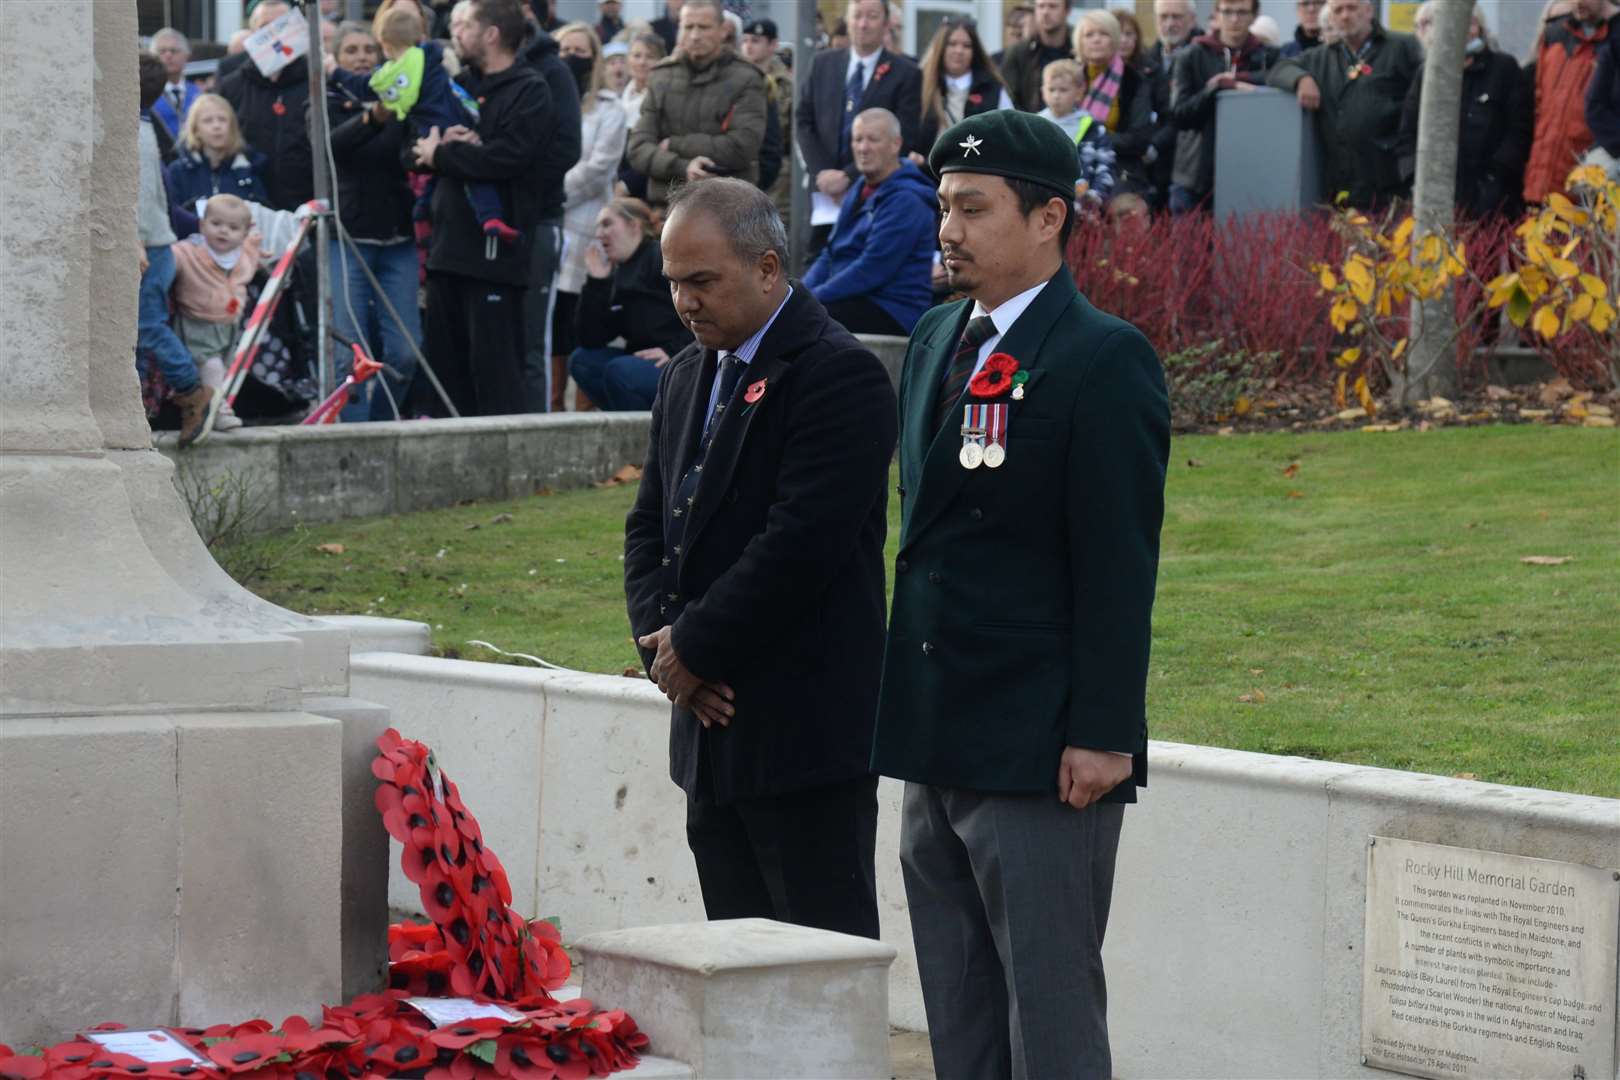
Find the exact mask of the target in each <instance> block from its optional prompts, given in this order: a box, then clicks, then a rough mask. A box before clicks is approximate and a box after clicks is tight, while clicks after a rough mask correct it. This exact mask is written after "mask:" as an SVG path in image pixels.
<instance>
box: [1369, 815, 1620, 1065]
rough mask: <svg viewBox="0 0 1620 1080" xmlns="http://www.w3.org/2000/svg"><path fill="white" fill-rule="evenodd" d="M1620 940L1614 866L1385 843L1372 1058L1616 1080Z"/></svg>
mask: <svg viewBox="0 0 1620 1080" xmlns="http://www.w3.org/2000/svg"><path fill="white" fill-rule="evenodd" d="M1617 937H1620V881H1616V880H1615V873H1614V872H1613V871H1611V870H1602V869H1598V868H1596V867H1591V866H1582V865H1579V864H1577V863H1566V862H1553V861H1551V860H1548V859H1529V858H1525V857H1523V856H1520V855H1503V854H1501V853H1499V852H1494V851H1476V850H1474V849H1472V848H1456V847H1443V846H1441V845H1438V844H1419V843H1414V842H1412V841H1409V840H1396V839H1391V838H1389V837H1383V836H1378V837H1373V838H1371V840H1370V843H1369V847H1368V850H1367V938H1366V953H1365V954H1364V956H1363V957H1362V987H1361V1053H1362V1056H1363V1058H1364V1059H1365V1063H1366V1064H1368V1065H1371V1066H1374V1067H1376V1068H1380V1069H1389V1070H1391V1071H1394V1072H1402V1073H1409V1074H1411V1075H1413V1076H1430V1077H1437V1078H1441V1080H1454V1078H1457V1077H1463V1078H1472V1077H1482V1078H1483V1077H1492V1078H1508V1077H1524V1078H1527V1080H1528V1078H1536V1080H1541V1078H1546V1077H1570V1078H1575V1080H1579V1078H1581V1077H1588V1078H1590V1080H1598V1078H1600V1077H1602V1078H1605V1080H1607V1078H1608V1077H1612V1076H1614V1075H1615V1060H1614V1042H1615V956H1616V944H1617Z"/></svg>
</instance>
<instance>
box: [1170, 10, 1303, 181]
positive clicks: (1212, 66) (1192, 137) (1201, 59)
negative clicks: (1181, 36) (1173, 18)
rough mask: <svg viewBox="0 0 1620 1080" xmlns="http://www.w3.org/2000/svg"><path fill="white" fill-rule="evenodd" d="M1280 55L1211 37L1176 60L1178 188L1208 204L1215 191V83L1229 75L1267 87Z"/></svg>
mask: <svg viewBox="0 0 1620 1080" xmlns="http://www.w3.org/2000/svg"><path fill="white" fill-rule="evenodd" d="M1277 55H1278V53H1277V49H1276V47H1275V46H1272V45H1267V44H1266V43H1265V42H1263V41H1261V40H1260V39H1259V38H1257V37H1255V36H1254V35H1253V34H1250V35H1249V36H1248V38H1247V40H1245V41H1244V42H1243V44H1242V45H1241V46H1240V47H1239V48H1237V49H1232V48H1228V47H1227V46H1226V45H1225V44H1224V43H1223V42H1222V41H1221V39H1220V38H1219V37H1217V36H1216V35H1214V34H1206V35H1204V36H1203V37H1201V38H1197V39H1196V40H1194V41H1193V42H1192V44H1191V46H1190V47H1188V48H1185V49H1183V50H1181V52H1179V53H1177V54H1176V62H1175V85H1174V88H1173V90H1172V91H1171V97H1170V122H1171V123H1172V124H1174V125H1175V127H1176V163H1175V170H1174V171H1173V172H1172V174H1171V179H1172V182H1173V183H1174V184H1175V185H1176V186H1177V187H1182V188H1186V189H1187V190H1188V191H1190V192H1192V193H1193V194H1194V195H1196V196H1198V197H1200V198H1202V197H1203V196H1205V195H1208V194H1209V193H1210V192H1211V191H1213V190H1214V189H1215V95H1216V94H1217V93H1218V91H1216V90H1214V89H1212V88H1211V87H1210V85H1209V80H1210V79H1212V78H1214V77H1215V76H1216V75H1218V74H1220V73H1221V72H1223V71H1231V72H1234V73H1235V74H1236V75H1237V77H1238V79H1239V80H1240V81H1242V82H1246V83H1249V84H1251V85H1254V86H1264V85H1265V84H1266V72H1267V71H1269V70H1270V69H1271V68H1272V66H1273V65H1275V64H1276V63H1277Z"/></svg>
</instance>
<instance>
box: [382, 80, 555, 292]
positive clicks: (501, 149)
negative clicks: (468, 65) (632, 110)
mask: <svg viewBox="0 0 1620 1080" xmlns="http://www.w3.org/2000/svg"><path fill="white" fill-rule="evenodd" d="M469 89H471V88H469ZM475 92H476V94H477V95H478V98H479V102H480V111H479V116H478V137H479V139H480V140H481V141H480V142H479V143H478V144H476V145H475V144H473V143H471V142H455V143H440V144H439V148H438V150H437V151H435V153H434V155H433V172H434V173H435V174H436V175H437V176H438V178H439V180H438V183H436V184H435V185H434V186H433V213H432V216H433V240H432V244H431V246H430V247H429V248H428V262H427V268H428V271H429V272H430V273H433V272H438V273H447V274H460V275H462V276H465V277H471V278H477V279H479V280H482V281H497V282H501V283H503V284H507V285H517V286H527V285H528V283H529V257H530V250H531V245H532V243H533V237H534V226H535V224H536V223H537V222H539V221H540V220H541V217H542V210H543V204H542V201H541V198H542V196H541V189H540V187H539V185H537V184H535V183H534V176H535V171H536V169H537V167H538V162H539V159H540V157H541V156H542V155H543V154H544V153H546V146H545V143H544V142H543V134H542V133H543V132H544V131H546V130H547V127H548V118H549V116H550V115H551V89H550V88H549V87H548V86H547V85H546V83H545V80H543V79H542V78H540V76H539V75H537V74H535V72H534V69H533V68H531V67H529V66H527V65H525V64H522V63H515V64H513V65H512V66H511V67H509V68H507V69H506V70H505V71H501V72H497V73H496V74H494V75H486V76H484V77H483V78H482V79H481V80H480V81H479V82H478V85H477V89H476V91H475ZM401 157H402V159H404V160H405V162H406V164H407V165H409V164H410V163H411V159H412V158H413V157H414V144H412V143H411V142H409V141H406V142H405V143H404V145H403V146H402V147H401ZM475 180H482V181H486V182H489V183H493V184H494V185H495V186H496V187H497V188H498V189H499V190H500V196H501V217H502V218H503V219H504V220H505V221H506V223H507V224H509V225H511V226H513V227H514V228H517V229H519V230H521V231H522V233H523V237H522V239H521V240H519V241H518V242H517V243H515V244H506V243H501V244H491V243H489V242H488V239H487V238H486V237H485V236H484V231H483V229H482V227H481V226H480V225H479V224H478V218H477V216H476V215H475V214H474V213H473V209H472V204H471V203H470V202H468V200H467V192H466V189H465V187H464V184H465V183H466V182H468V181H475Z"/></svg>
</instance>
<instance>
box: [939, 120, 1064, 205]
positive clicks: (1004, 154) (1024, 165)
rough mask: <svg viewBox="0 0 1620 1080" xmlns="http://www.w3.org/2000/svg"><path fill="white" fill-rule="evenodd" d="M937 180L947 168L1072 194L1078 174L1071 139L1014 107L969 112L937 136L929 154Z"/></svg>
mask: <svg viewBox="0 0 1620 1080" xmlns="http://www.w3.org/2000/svg"><path fill="white" fill-rule="evenodd" d="M928 168H929V169H930V170H931V171H932V172H933V174H934V176H935V177H936V178H943V177H944V176H945V174H946V173H949V172H973V173H990V174H991V175H993V176H1005V177H1007V178H1009V179H1013V180H1028V181H1030V182H1031V183H1036V184H1040V185H1041V186H1043V187H1048V188H1051V189H1052V190H1053V191H1055V192H1057V193H1058V194H1059V195H1066V196H1070V197H1073V195H1074V183H1075V181H1076V180H1078V179H1079V178H1080V156H1079V154H1078V152H1077V151H1076V150H1075V148H1074V142H1073V140H1071V139H1070V138H1069V136H1068V135H1067V134H1065V133H1064V131H1063V129H1062V128H1060V127H1058V126H1057V125H1056V124H1054V123H1053V122H1052V121H1050V120H1048V119H1047V118H1046V117H1044V116H1036V115H1035V114H1034V113H1027V112H1020V111H1018V110H1017V109H997V110H995V111H993V112H984V113H979V114H978V115H976V116H970V117H968V118H967V119H965V120H963V121H962V122H961V123H959V124H957V125H955V126H954V127H952V128H950V129H949V130H948V131H946V132H945V134H943V135H941V136H940V137H939V141H938V142H936V143H935V144H934V149H933V150H932V151H930V153H929V155H928Z"/></svg>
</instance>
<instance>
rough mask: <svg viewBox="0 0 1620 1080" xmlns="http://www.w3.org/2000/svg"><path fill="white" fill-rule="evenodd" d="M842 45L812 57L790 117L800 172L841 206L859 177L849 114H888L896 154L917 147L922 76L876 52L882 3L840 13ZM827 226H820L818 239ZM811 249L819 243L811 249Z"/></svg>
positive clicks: (908, 63)
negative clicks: (896, 130)
mask: <svg viewBox="0 0 1620 1080" xmlns="http://www.w3.org/2000/svg"><path fill="white" fill-rule="evenodd" d="M845 22H846V23H847V24H848V27H849V48H847V49H828V50H827V51H825V52H822V53H818V54H817V55H816V58H815V62H814V63H813V64H812V65H811V67H810V77H809V78H808V79H806V80H805V81H804V89H803V91H802V92H801V93H800V96H799V106H798V108H797V109H796V110H795V113H794V117H793V124H794V130H795V132H796V133H797V135H798V139H799V152H800V153H801V154H803V155H804V164H805V168H806V170H807V171H808V172H809V173H810V176H811V177H812V178H813V182H814V183H815V187H816V190H817V191H819V192H821V194H823V195H825V196H827V197H828V198H829V199H832V200H833V201H834V202H841V201H842V200H843V198H844V194H845V193H846V192H847V191H849V188H850V185H851V184H853V183H854V182H855V180H856V178H857V177H858V176H859V175H860V170H858V169H857V168H856V167H855V157H854V154H853V153H852V152H851V150H850V133H851V129H852V128H853V126H854V123H855V117H856V116H857V115H859V114H860V113H863V112H865V111H866V110H867V109H876V108H883V109H888V110H889V111H890V112H891V113H893V114H894V115H895V116H896V117H898V118H899V120H900V133H901V137H902V139H903V140H904V145H902V146H901V148H900V155H901V157H904V156H905V155H906V154H907V153H908V152H909V151H911V150H916V149H926V147H922V148H919V147H917V146H916V145H915V143H916V141H917V129H918V127H919V125H920V124H921V123H922V72H921V71H920V70H919V69H918V67H917V64H916V62H915V61H913V60H911V59H910V58H908V57H905V56H901V55H900V54H898V53H895V52H891V51H890V50H888V49H885V48H884V47H883V35H884V33H885V32H886V31H887V30H888V26H889V9H888V6H887V5H886V4H885V3H884V2H883V0H854V2H853V3H851V4H850V5H849V11H848V13H847V14H846V16H845ZM827 232H831V229H830V228H827V227H825V226H823V233H822V237H821V238H822V240H825V234H826V233H827ZM818 246H819V245H818Z"/></svg>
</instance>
